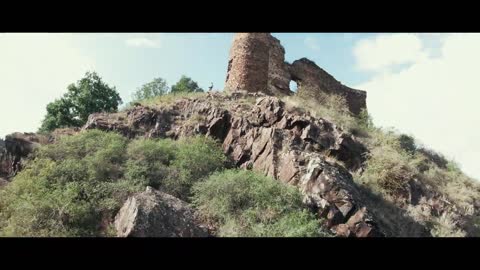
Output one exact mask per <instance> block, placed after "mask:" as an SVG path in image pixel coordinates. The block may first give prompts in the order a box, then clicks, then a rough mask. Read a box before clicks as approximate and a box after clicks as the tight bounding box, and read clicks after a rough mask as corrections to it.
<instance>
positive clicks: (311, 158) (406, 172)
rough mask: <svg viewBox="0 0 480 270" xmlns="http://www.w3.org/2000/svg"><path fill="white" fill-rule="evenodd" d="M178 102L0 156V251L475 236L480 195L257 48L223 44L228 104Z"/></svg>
mask: <svg viewBox="0 0 480 270" xmlns="http://www.w3.org/2000/svg"><path fill="white" fill-rule="evenodd" d="M184 79H185V80H187V79H188V78H186V77H185V78H184ZM291 81H295V82H296V83H297V84H298V86H299V88H298V90H297V91H296V93H294V92H292V91H291V90H290V89H289V83H290V82H291ZM85 85H87V86H88V85H90V84H86V83H85ZM92 85H93V84H92ZM195 85H196V83H195ZM212 87H213V86H212ZM195 88H198V87H195ZM82 89H83V91H84V92H85V93H86V94H89V93H90V92H99V90H96V89H93V90H92V89H90V88H89V87H84V88H82ZM182 89H183V88H182ZM187 92H188V90H182V91H172V92H171V93H170V94H165V93H166V91H163V90H162V92H161V93H160V94H159V96H156V97H154V98H149V99H144V100H139V101H137V102H135V103H134V104H131V105H129V107H128V108H126V109H124V110H122V111H119V112H115V113H105V112H103V113H94V114H90V112H92V111H89V113H84V117H83V118H82V119H83V122H79V119H77V118H72V119H73V120H72V119H70V120H71V121H67V123H69V122H74V123H75V124H76V125H75V126H76V127H77V128H64V129H57V130H54V131H53V132H51V133H50V134H46V133H43V134H34V133H28V134H22V133H15V134H12V135H9V136H7V137H6V138H5V140H0V235H1V236H120V237H126V236H131V237H149V236H153V237H158V236H160V237H163V236H168V237H170V236H180V237H182V236H184V237H197V236H198V237H206V236H243V237H263V236H269V237H330V236H338V237H432V236H433V237H472V236H480V183H478V182H476V181H475V180H473V179H470V178H469V177H467V176H466V175H465V174H463V173H462V172H461V170H460V169H459V168H458V166H456V164H455V163H453V162H451V161H449V160H447V159H445V158H444V157H443V156H442V155H441V154H438V153H436V152H434V151H433V150H431V149H427V148H425V147H423V146H421V145H418V144H417V143H416V142H415V139H414V138H412V137H410V136H407V135H404V134H400V133H398V132H396V131H394V130H386V129H381V128H377V127H375V126H374V125H373V124H372V119H371V118H370V116H369V114H368V110H367V107H366V98H367V93H366V92H365V91H362V90H357V89H352V88H349V87H347V86H345V85H343V84H341V83H340V82H339V81H337V80H336V79H335V78H334V77H333V76H331V75H330V74H328V73H327V72H326V71H325V70H323V69H321V68H320V67H318V66H317V65H316V64H315V63H314V62H312V61H310V60H308V59H306V58H302V59H300V60H296V61H294V62H293V63H292V64H290V63H287V62H285V50H284V48H283V47H282V46H281V44H280V41H279V40H277V39H275V38H274V37H272V36H271V35H270V34H268V33H239V34H236V35H235V37H234V40H233V44H232V49H231V51H230V59H229V63H228V70H227V78H226V89H225V90H224V91H222V92H211V91H210V92H208V93H197V90H195V89H194V90H192V91H191V92H192V93H187ZM86 96H88V95H86ZM94 102H95V100H93V101H92V100H87V104H90V103H94ZM54 105H55V104H54ZM65 106H66V107H65ZM68 106H69V103H68V102H65V104H63V105H62V106H61V109H62V110H60V112H59V113H57V111H56V110H53V109H55V108H57V107H56V106H53V107H52V106H51V107H52V108H53V109H52V108H51V109H52V110H50V111H52V112H53V115H51V118H52V119H53V120H55V121H53V122H52V123H57V122H58V121H56V120H58V119H57V116H60V118H61V119H60V120H62V117H61V116H62V115H61V112H70V110H71V108H70V107H68ZM93 111H94V112H96V111H99V110H97V109H95V110H93ZM103 111H117V110H116V107H115V109H114V110H113V109H112V110H103ZM88 115H89V117H88V120H87V122H86V123H85V120H86V119H87V116H88ZM60 122H61V121H60ZM83 123H85V125H84V126H83V127H81V128H78V127H80V126H81V125H82V124H83ZM64 126H67V127H68V126H71V125H63V122H62V125H59V126H56V127H64ZM52 129H53V128H52ZM52 129H49V130H52Z"/></svg>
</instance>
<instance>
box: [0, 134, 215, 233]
mask: <svg viewBox="0 0 480 270" xmlns="http://www.w3.org/2000/svg"><path fill="white" fill-rule="evenodd" d="M224 161H225V157H224V156H223V153H222V151H221V149H220V147H219V146H218V145H217V144H216V143H215V141H213V140H212V139H209V138H190V139H184V140H180V141H178V142H175V141H171V140H135V141H132V142H131V143H129V142H128V140H127V139H125V138H124V137H122V136H120V135H118V134H115V133H107V132H102V131H97V130H92V131H87V132H83V133H81V134H79V135H76V136H70V137H63V138H61V140H60V141H58V142H57V143H55V144H51V145H47V146H43V147H41V148H39V150H38V152H37V153H35V158H34V159H33V160H32V161H31V162H30V163H29V164H28V165H27V167H26V168H25V169H24V170H23V171H22V172H21V173H20V174H19V175H17V176H16V177H15V178H14V180H13V181H12V183H11V184H9V185H8V186H7V187H6V188H4V189H2V190H1V191H0V234H1V235H11V236H101V235H106V234H107V233H108V231H109V224H111V222H112V220H113V217H114V215H115V214H116V213H117V211H118V210H119V208H120V207H121V205H122V204H123V202H124V201H125V199H126V198H127V196H128V195H129V194H132V193H134V192H138V191H141V190H144V188H145V186H147V185H151V186H155V187H158V188H161V189H165V191H167V192H168V193H171V194H172V195H175V196H178V197H181V198H188V196H189V194H190V187H191V185H192V184H193V183H194V182H195V181H198V180H200V179H202V178H204V177H206V176H208V175H209V174H210V173H211V172H213V171H215V170H219V169H222V168H223V164H224Z"/></svg>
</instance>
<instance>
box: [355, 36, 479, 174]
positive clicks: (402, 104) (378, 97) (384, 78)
mask: <svg viewBox="0 0 480 270" xmlns="http://www.w3.org/2000/svg"><path fill="white" fill-rule="evenodd" d="M417 38H418V37H417ZM382 40H383V41H385V43H382V42H381V41H382ZM392 40H395V41H396V42H398V44H395V43H393V42H392ZM419 42H420V43H419ZM421 42H422V39H420V38H418V39H415V38H412V37H411V36H408V35H403V34H399V35H397V36H395V35H391V36H390V37H389V38H388V39H381V38H376V39H374V40H363V41H361V42H359V43H358V44H357V46H360V47H361V49H358V47H357V48H355V51H357V52H358V51H361V52H362V53H361V54H355V55H356V56H357V59H356V60H357V63H359V64H360V65H362V64H363V65H365V61H366V60H365V59H368V58H369V57H370V58H375V59H376V60H375V61H374V63H376V64H371V65H370V66H371V67H372V66H376V67H377V69H376V70H377V73H376V74H375V75H374V76H373V77H372V78H371V79H370V80H369V81H367V82H366V83H363V84H361V85H358V86H356V87H355V88H358V89H364V90H367V94H368V98H367V102H368V109H369V112H370V113H371V114H372V116H373V118H374V121H375V123H376V124H378V125H381V126H393V127H395V128H397V129H399V130H400V131H402V132H405V133H409V134H412V135H414V136H415V137H416V138H418V139H419V140H420V141H421V142H423V143H425V144H426V145H427V146H429V147H431V148H433V149H435V150H438V151H440V152H442V153H444V154H446V155H447V156H448V157H450V158H454V159H455V160H456V161H457V162H459V163H460V164H461V166H462V168H463V170H464V171H465V172H466V173H467V174H469V175H471V176H473V177H475V178H477V179H480V166H478V162H477V160H478V154H480V106H479V105H478V104H479V100H480V80H478V74H479V73H478V67H477V66H478V63H479V62H480V50H479V49H478V48H480V34H455V35H448V36H446V37H442V38H441V43H439V48H437V49H438V50H439V51H440V52H441V53H440V54H439V55H438V56H436V57H433V56H431V55H429V54H427V51H429V50H431V49H432V48H422V44H421ZM365 44H370V45H371V44H375V46H370V45H365ZM402 44H403V45H402ZM406 47H408V48H410V51H411V52H414V53H410V54H407V55H406V54H405V48H406ZM366 48H369V49H368V50H367V49H366ZM378 49H379V50H382V52H380V54H379V53H378V51H377V50H378ZM387 51H389V52H390V54H391V55H402V54H404V55H403V56H402V57H398V58H397V59H396V60H395V61H396V62H402V61H403V62H404V63H405V61H407V60H408V62H409V63H410V64H411V65H410V66H409V67H406V68H404V69H403V70H401V71H399V72H392V71H390V70H389V69H388V65H386V64H378V63H391V62H392V61H393V62H395V61H394V60H392V56H391V55H388V54H385V52H387ZM427 55H429V56H427ZM382 57H384V58H385V59H382ZM400 59H401V60H402V61H399V60H400ZM367 66H368V65H367ZM379 67H383V69H381V68H379Z"/></svg>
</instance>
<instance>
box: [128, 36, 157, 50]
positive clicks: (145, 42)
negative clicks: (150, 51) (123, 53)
mask: <svg viewBox="0 0 480 270" xmlns="http://www.w3.org/2000/svg"><path fill="white" fill-rule="evenodd" d="M125 44H126V45H127V46H129V47H140V48H160V45H161V43H160V40H158V39H157V40H154V39H150V38H146V37H136V38H129V39H127V40H126V41H125Z"/></svg>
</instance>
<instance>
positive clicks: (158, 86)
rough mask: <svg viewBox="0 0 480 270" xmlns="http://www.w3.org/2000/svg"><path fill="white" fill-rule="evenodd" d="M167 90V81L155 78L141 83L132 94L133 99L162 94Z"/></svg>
mask: <svg viewBox="0 0 480 270" xmlns="http://www.w3.org/2000/svg"><path fill="white" fill-rule="evenodd" d="M167 92H168V85H167V82H166V81H165V80H164V79H162V78H155V79H153V81H151V82H149V83H146V84H144V85H142V87H140V88H139V89H138V90H137V91H136V92H135V93H134V94H133V95H132V97H133V100H134V101H137V100H143V99H149V98H153V97H157V96H163V95H165V94H166V93H167Z"/></svg>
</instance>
